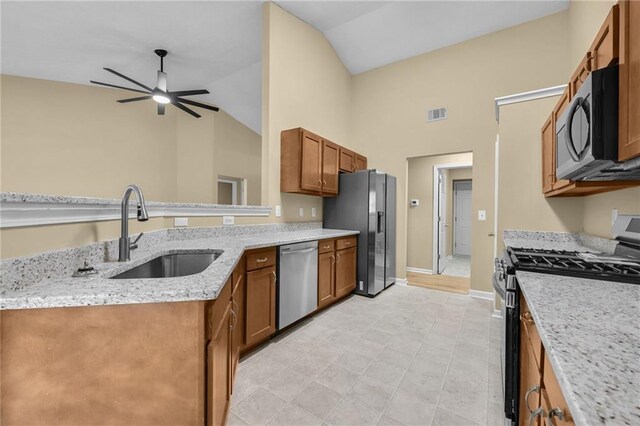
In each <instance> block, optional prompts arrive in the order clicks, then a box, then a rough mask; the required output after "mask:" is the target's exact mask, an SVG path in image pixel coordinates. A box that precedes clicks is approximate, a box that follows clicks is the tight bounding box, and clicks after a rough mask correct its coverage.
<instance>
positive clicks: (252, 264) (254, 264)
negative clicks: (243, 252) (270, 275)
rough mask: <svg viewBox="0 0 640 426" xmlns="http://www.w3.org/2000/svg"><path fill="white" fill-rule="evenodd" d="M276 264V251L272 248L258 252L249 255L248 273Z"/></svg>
mask: <svg viewBox="0 0 640 426" xmlns="http://www.w3.org/2000/svg"><path fill="white" fill-rule="evenodd" d="M275 264H276V249H275V247H271V248H268V249H264V250H258V251H254V252H250V253H248V254H247V271H253V270H255V269H259V268H265V267H267V266H273V265H275Z"/></svg>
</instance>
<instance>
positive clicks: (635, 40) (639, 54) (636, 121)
mask: <svg viewBox="0 0 640 426" xmlns="http://www.w3.org/2000/svg"><path fill="white" fill-rule="evenodd" d="M619 4H620V10H619V15H620V61H619V62H620V89H619V115H618V117H619V124H620V127H619V132H618V159H619V160H621V161H624V160H629V159H631V158H634V157H637V156H639V155H640V2H637V1H628V0H623V1H621V2H620V3H619Z"/></svg>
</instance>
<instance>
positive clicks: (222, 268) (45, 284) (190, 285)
mask: <svg viewBox="0 0 640 426" xmlns="http://www.w3.org/2000/svg"><path fill="white" fill-rule="evenodd" d="M355 234H358V232H357V231H344V230H335V229H322V228H317V229H303V230H295V231H284V232H262V233H260V232H257V233H253V234H240V235H228V236H204V237H203V236H202V235H201V236H200V238H192V239H182V240H161V239H158V241H156V242H155V243H153V244H147V247H141V248H140V249H138V250H135V251H132V252H131V261H129V262H126V263H124V264H123V263H119V262H117V261H115V262H113V261H112V262H105V263H95V264H93V266H94V267H95V268H96V269H97V270H98V272H99V273H98V274H97V275H95V276H93V277H91V278H72V277H71V276H70V275H69V274H67V275H66V276H58V277H48V278H44V279H41V280H39V281H37V282H34V283H30V284H29V285H27V286H24V287H20V288H9V289H7V288H5V289H3V291H2V293H1V294H0V309H3V310H4V309H29V308H54V307H72V306H91V305H117V304H131V303H159V302H184V301H197V300H212V299H215V298H216V297H217V296H218V294H219V293H220V290H221V289H222V287H223V286H224V284H225V283H226V281H227V279H228V277H229V276H230V275H231V273H232V272H233V269H234V268H235V266H236V265H237V263H238V261H239V260H240V258H241V256H242V254H243V252H244V251H245V250H249V249H255V248H262V247H272V246H278V245H283V244H292V243H298V242H304V241H313V240H322V239H326V238H336V237H343V236H348V235H355ZM203 250H207V251H209V250H215V251H221V252H222V254H221V255H220V257H219V258H218V259H217V260H215V261H214V262H213V263H212V264H211V265H210V266H209V267H208V268H207V269H205V270H204V271H203V272H201V273H199V274H195V275H189V276H185V277H177V278H154V279H118V280H111V279H108V278H109V277H112V276H114V275H117V274H119V273H121V272H124V271H126V270H129V269H131V268H133V267H135V266H138V265H140V264H142V263H144V262H147V261H149V260H151V259H153V258H156V257H158V256H161V255H164V254H171V253H175V252H181V251H203ZM18 260H19V259H18ZM12 261H15V260H12ZM14 269H15V268H14Z"/></svg>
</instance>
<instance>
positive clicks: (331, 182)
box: [322, 140, 340, 195]
mask: <svg viewBox="0 0 640 426" xmlns="http://www.w3.org/2000/svg"><path fill="white" fill-rule="evenodd" d="M339 156H340V147H339V146H338V145H336V144H335V143H333V142H329V141H327V140H323V141H322V194H323V195H338V163H339Z"/></svg>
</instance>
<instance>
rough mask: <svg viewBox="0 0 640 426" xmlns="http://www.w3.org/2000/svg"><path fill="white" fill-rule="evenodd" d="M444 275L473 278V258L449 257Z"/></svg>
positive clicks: (443, 271)
mask: <svg viewBox="0 0 640 426" xmlns="http://www.w3.org/2000/svg"><path fill="white" fill-rule="evenodd" d="M442 275H450V276H453V277H464V278H469V277H471V256H461V255H454V256H447V260H446V263H445V267H444V269H443V270H442Z"/></svg>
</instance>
